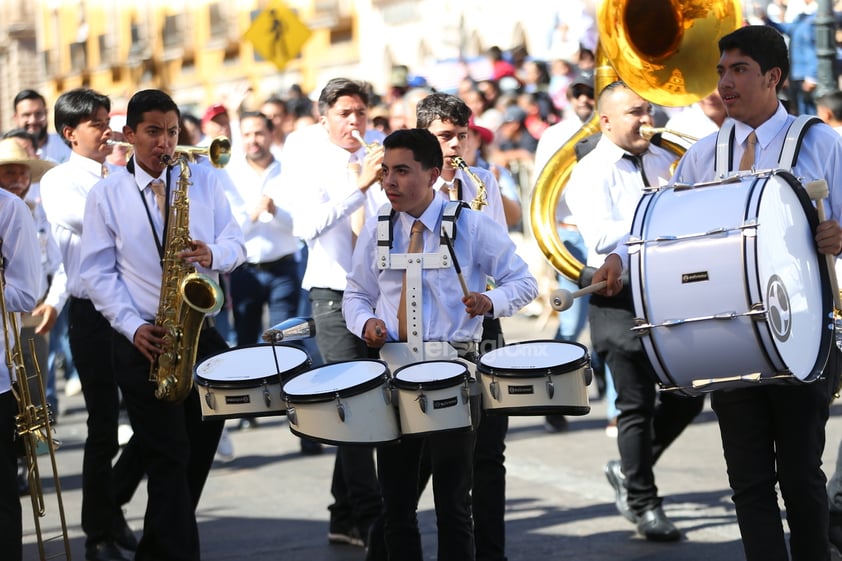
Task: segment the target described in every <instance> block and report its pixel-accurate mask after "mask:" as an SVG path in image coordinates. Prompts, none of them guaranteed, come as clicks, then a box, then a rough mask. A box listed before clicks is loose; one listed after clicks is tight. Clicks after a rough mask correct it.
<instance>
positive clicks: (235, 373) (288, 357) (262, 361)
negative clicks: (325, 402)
mask: <svg viewBox="0 0 842 561" xmlns="http://www.w3.org/2000/svg"><path fill="white" fill-rule="evenodd" d="M276 361H277V362H276ZM309 367H310V357H309V356H308V355H307V352H306V351H304V350H302V349H300V348H298V347H292V346H288V345H251V346H248V347H238V348H236V349H231V350H228V351H225V352H222V353H219V354H217V355H213V356H212V357H209V358H207V359H205V360H203V361H202V362H200V363H198V364H197V365H196V367H195V368H194V378H195V381H196V383H197V384H198V385H200V386H207V387H209V388H243V387H256V386H260V385H263V384H264V383H266V384H280V383H281V381H282V380H286V379H288V378H290V377H291V376H294V375H295V374H298V373H299V372H303V371H305V370H307V369H308V368H309Z"/></svg>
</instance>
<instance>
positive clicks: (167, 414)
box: [113, 328, 228, 561]
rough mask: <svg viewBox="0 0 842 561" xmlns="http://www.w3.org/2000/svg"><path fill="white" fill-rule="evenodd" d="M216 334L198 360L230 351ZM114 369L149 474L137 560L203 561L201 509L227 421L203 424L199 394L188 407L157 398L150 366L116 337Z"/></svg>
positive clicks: (202, 342)
mask: <svg viewBox="0 0 842 561" xmlns="http://www.w3.org/2000/svg"><path fill="white" fill-rule="evenodd" d="M226 349H228V345H227V344H226V343H225V340H224V339H223V338H222V337H221V336H220V335H219V333H218V332H217V331H216V329H213V328H210V329H204V330H203V331H202V333H201V336H200V338H199V350H198V353H197V360H200V359H203V358H205V357H208V356H210V355H213V354H217V353H219V352H222V351H225V350H226ZM113 356H114V370H115V372H116V374H117V383H118V384H119V385H120V389H121V390H122V392H123V399H124V401H125V403H126V409H127V410H128V413H129V419H130V420H131V423H132V429H133V430H134V440H135V441H136V445H137V446H138V448H139V451H140V454H141V458H142V465H143V467H144V469H145V471H146V474H147V477H148V482H147V495H148V497H147V503H146V516H145V518H144V522H143V537H142V538H141V540H140V543H139V545H138V549H137V553H136V555H135V561H198V559H199V557H200V549H199V531H198V527H197V525H196V506H197V505H198V503H199V497H200V496H201V494H202V488H203V487H204V485H205V481H206V480H207V477H208V472H209V471H210V468H211V464H212V463H213V458H214V454H215V453H216V446H217V444H218V443H219V436H220V434H221V433H222V425H223V421H220V420H213V421H202V412H201V407H200V405H199V396H198V393H197V392H196V390H195V389H194V390H193V391H191V392H190V395H189V396H188V397H187V399H186V400H184V401H183V402H182V403H168V402H165V401H161V400H159V399H157V398H156V397H155V384H153V383H151V382H150V381H149V361H148V360H147V359H146V358H145V357H144V356H143V355H142V354H141V353H140V351H138V350H137V349H136V348H135V346H134V345H133V344H132V343H131V342H130V341H129V340H128V339H126V338H125V337H123V336H122V335H120V334H118V333H116V332H115V333H114V338H113Z"/></svg>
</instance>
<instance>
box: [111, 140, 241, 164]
mask: <svg viewBox="0 0 842 561" xmlns="http://www.w3.org/2000/svg"><path fill="white" fill-rule="evenodd" d="M106 144H107V145H108V146H120V147H122V148H127V149H129V150H134V144H131V143H130V142H122V141H119V140H109V141H108V142H106ZM179 156H184V157H185V159H186V160H187V161H188V162H196V161H198V159H199V156H207V158H208V160H210V163H211V165H213V167H215V168H224V167H225V166H226V165H227V164H228V162H229V160H231V141H230V140H228V138H226V137H224V136H218V137H216V138H214V139H213V140H212V141H211V143H210V145H208V146H185V145H181V144H179V145H178V146H176V147H175V153H174V154H173V155H172V156H170V155H169V154H164V155H163V156H161V162H162V163H163V164H166V165H172V164H174V163H176V162H177V161H178V159H179Z"/></svg>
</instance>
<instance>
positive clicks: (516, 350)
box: [477, 340, 589, 377]
mask: <svg viewBox="0 0 842 561" xmlns="http://www.w3.org/2000/svg"><path fill="white" fill-rule="evenodd" d="M588 363H589V359H588V350H587V348H586V347H585V346H584V345H581V344H579V343H572V342H564V341H549V340H548V341H525V342H522V343H512V344H510V345H505V346H503V347H499V348H497V349H494V350H492V351H489V352H487V353H485V354H483V355H482V356H481V357H480V358H479V361H478V363H477V370H479V371H480V372H482V373H484V374H490V375H494V376H523V375H528V373H533V375H534V376H539V377H540V376H544V375H546V374H547V373H550V374H562V373H564V372H571V371H573V370H577V369H579V368H581V367H583V366H587V365H588Z"/></svg>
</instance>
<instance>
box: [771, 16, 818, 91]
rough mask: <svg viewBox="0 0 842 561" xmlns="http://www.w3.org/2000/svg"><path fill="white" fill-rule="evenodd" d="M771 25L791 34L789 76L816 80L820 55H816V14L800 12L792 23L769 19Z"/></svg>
mask: <svg viewBox="0 0 842 561" xmlns="http://www.w3.org/2000/svg"><path fill="white" fill-rule="evenodd" d="M766 23H768V24H769V25H771V26H772V27H774V28H775V29H777V30H778V31H780V32H781V33H785V34H786V35H787V36H789V60H790V66H791V67H790V69H789V78H790V79H791V80H803V79H805V78H809V79H810V80H812V81H813V82H816V75H817V74H818V57H817V56H816V30H815V23H816V15H815V14H799V15H798V17H796V18H795V20H793V21H792V22H791V23H777V22H774V21H771V20H767V22H766Z"/></svg>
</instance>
